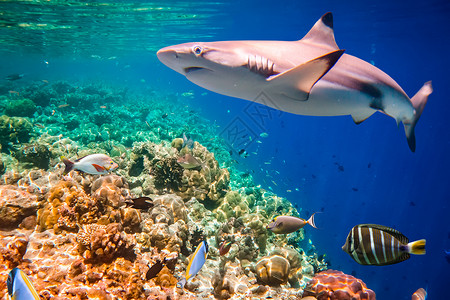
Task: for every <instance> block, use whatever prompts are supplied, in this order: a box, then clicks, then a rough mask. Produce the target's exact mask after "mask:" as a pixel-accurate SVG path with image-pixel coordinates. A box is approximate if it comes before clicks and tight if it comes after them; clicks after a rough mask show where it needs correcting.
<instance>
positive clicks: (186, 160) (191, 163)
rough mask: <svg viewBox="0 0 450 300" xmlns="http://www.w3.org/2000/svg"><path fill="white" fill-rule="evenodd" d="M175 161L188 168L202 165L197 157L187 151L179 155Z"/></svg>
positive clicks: (198, 167) (196, 167) (197, 167)
mask: <svg viewBox="0 0 450 300" xmlns="http://www.w3.org/2000/svg"><path fill="white" fill-rule="evenodd" d="M177 162H178V163H179V164H180V166H182V167H183V168H185V169H188V170H192V169H194V170H195V169H201V168H202V165H203V164H202V162H201V161H199V160H198V159H197V158H195V157H194V156H192V155H191V154H189V153H187V154H185V155H184V156H181V157H179V158H178V159H177Z"/></svg>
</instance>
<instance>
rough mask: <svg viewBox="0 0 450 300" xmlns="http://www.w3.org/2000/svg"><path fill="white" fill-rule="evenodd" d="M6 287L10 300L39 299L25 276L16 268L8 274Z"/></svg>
mask: <svg viewBox="0 0 450 300" xmlns="http://www.w3.org/2000/svg"><path fill="white" fill-rule="evenodd" d="M6 285H7V287H8V296H9V299H10V300H32V299H40V298H39V295H38V293H37V292H36V289H35V288H34V286H33V284H32V283H31V281H30V280H29V279H28V277H27V275H25V273H24V272H23V271H22V270H20V269H18V268H14V269H12V270H11V272H9V275H8V280H7V281H6Z"/></svg>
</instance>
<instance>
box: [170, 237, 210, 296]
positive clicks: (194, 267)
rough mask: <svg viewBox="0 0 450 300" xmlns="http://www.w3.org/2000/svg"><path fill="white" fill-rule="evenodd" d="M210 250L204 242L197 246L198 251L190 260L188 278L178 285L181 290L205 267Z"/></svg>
mask: <svg viewBox="0 0 450 300" xmlns="http://www.w3.org/2000/svg"><path fill="white" fill-rule="evenodd" d="M208 249H209V247H208V243H207V242H206V241H202V242H201V243H200V244H199V245H198V246H197V249H196V250H195V252H194V254H193V255H192V257H191V259H190V260H189V264H188V266H187V269H186V277H185V278H183V279H182V280H180V281H179V282H178V283H177V286H178V287H179V288H183V287H184V285H185V284H186V282H187V281H189V280H190V279H192V278H193V277H194V276H195V275H197V273H198V271H200V269H201V268H202V267H203V265H204V264H205V261H206V256H207V255H208Z"/></svg>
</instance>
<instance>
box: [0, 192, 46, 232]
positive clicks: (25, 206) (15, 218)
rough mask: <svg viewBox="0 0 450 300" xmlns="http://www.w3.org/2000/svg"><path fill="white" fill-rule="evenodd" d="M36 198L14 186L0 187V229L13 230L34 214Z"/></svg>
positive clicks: (36, 204) (36, 205)
mask: <svg viewBox="0 0 450 300" xmlns="http://www.w3.org/2000/svg"><path fill="white" fill-rule="evenodd" d="M37 209H38V202H37V197H36V196H35V195H32V194H30V193H28V192H26V191H24V190H22V189H20V188H18V187H16V186H13V185H3V186H0V228H14V227H17V225H19V224H20V222H22V220H23V219H25V218H26V217H28V216H31V215H34V214H36V211H37Z"/></svg>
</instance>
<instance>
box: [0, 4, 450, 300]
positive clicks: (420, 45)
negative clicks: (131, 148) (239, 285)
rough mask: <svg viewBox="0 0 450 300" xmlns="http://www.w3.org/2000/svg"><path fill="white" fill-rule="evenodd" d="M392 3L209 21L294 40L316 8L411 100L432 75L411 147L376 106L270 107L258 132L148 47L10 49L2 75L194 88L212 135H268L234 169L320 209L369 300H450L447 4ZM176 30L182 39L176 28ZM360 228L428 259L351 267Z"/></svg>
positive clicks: (252, 8)
mask: <svg viewBox="0 0 450 300" xmlns="http://www.w3.org/2000/svg"><path fill="white" fill-rule="evenodd" d="M391 2H392V1H390V0H383V1H347V2H342V1H314V3H313V2H308V3H306V2H303V1H295V0H292V1H282V2H281V1H267V0H265V1H231V2H227V4H226V5H224V8H223V12H222V13H223V14H222V15H221V16H218V17H217V18H213V19H212V20H210V22H211V26H218V27H221V28H224V29H223V30H219V31H218V33H217V36H214V38H213V39H211V40H232V39H236V40H241V39H255V40H258V39H266V40H295V39H300V38H302V37H303V35H304V34H306V32H307V31H308V30H309V29H310V28H311V26H312V25H313V24H314V23H315V22H316V21H317V19H318V18H320V16H321V15H322V14H324V13H325V12H327V11H332V12H333V14H334V29H335V37H336V41H337V44H338V45H339V46H340V47H341V48H342V49H346V53H348V54H351V55H355V56H357V57H359V58H361V59H364V60H366V61H369V62H372V63H374V64H375V65H376V66H377V67H379V68H380V69H382V70H383V71H385V72H386V73H387V74H389V75H390V76H391V77H392V78H394V79H395V80H396V81H397V82H398V83H399V84H400V86H402V87H403V89H404V90H405V91H406V93H407V94H408V95H409V96H410V97H412V96H413V95H414V94H415V93H416V92H417V91H418V90H419V89H420V87H421V86H422V84H423V83H424V82H426V81H428V80H432V81H433V87H434V92H433V94H432V95H431V96H430V98H429V101H428V104H427V106H426V108H425V110H424V113H423V115H422V117H421V119H420V121H419V123H418V125H417V127H416V138H417V150H416V153H411V152H410V150H409V148H408V145H407V143H406V139H405V136H404V131H403V127H402V126H401V127H400V128H397V126H396V124H395V121H394V120H393V119H392V118H390V117H388V116H385V115H382V114H379V113H377V114H375V115H373V116H372V117H370V118H369V119H368V120H366V121H365V122H363V123H362V124H360V125H355V124H354V123H353V121H352V119H351V118H350V117H305V116H296V115H290V114H287V113H283V114H281V115H277V114H274V115H273V117H272V118H271V121H269V122H266V123H265V124H264V126H263V127H262V128H261V127H258V125H256V124H255V123H254V122H253V121H252V120H251V118H249V116H248V115H247V114H246V113H245V112H246V109H248V107H249V104H250V103H249V102H247V101H243V100H238V99H232V98H229V97H225V96H221V95H217V94H214V93H212V92H208V93H207V94H206V95H203V96H201V94H202V93H204V92H205V90H203V89H201V88H199V87H196V86H195V85H193V84H191V83H190V82H189V81H187V80H186V79H185V78H183V77H182V76H181V75H180V74H177V73H175V72H174V71H172V70H169V69H168V68H166V67H165V66H163V65H162V64H161V63H159V62H158V60H157V59H156V56H155V53H154V52H150V51H147V52H139V53H137V52H136V51H133V52H132V53H130V54H129V55H127V53H118V58H117V60H114V61H96V60H93V59H90V58H83V57H76V58H73V57H71V53H67V55H65V56H62V57H61V56H59V57H52V56H51V55H48V54H46V53H36V54H26V53H25V54H24V53H21V54H20V56H19V57H14V55H12V54H8V56H2V58H1V62H2V63H1V68H0V72H1V73H2V74H9V73H15V72H18V73H26V74H27V77H28V79H33V78H36V79H47V80H56V79H67V80H71V79H73V80H80V79H81V80H83V79H85V80H95V79H102V80H105V79H106V80H111V81H117V82H120V83H122V84H128V85H130V86H131V87H134V88H136V87H146V86H153V87H155V88H161V89H166V90H167V89H169V90H172V91H174V92H179V93H183V92H185V91H188V90H192V91H194V93H195V95H196V97H195V99H193V100H187V101H188V104H189V105H191V106H192V107H193V108H195V109H197V110H200V111H201V112H202V113H203V114H204V116H206V117H207V118H208V119H210V120H212V121H216V123H217V124H219V125H220V126H221V127H220V128H219V129H218V133H219V134H220V133H221V131H222V130H223V129H225V128H226V127H227V126H228V125H229V124H230V123H232V122H233V121H234V120H235V118H236V117H239V118H241V120H242V121H243V122H244V123H245V124H246V125H247V126H248V127H249V128H250V129H251V130H252V132H254V133H255V134H256V135H259V134H260V133H262V132H266V133H268V137H265V138H262V137H259V138H258V140H259V141H261V143H256V142H254V143H253V144H251V145H250V147H249V149H248V151H249V153H250V156H249V157H248V158H245V159H244V158H240V157H236V159H237V160H238V162H239V165H238V167H239V168H241V169H242V170H244V171H245V170H250V171H254V173H253V176H254V178H255V180H256V182H257V183H259V184H261V185H262V186H263V187H264V188H266V189H272V190H273V191H274V192H275V193H276V194H278V195H280V196H284V197H287V199H288V200H290V201H291V202H292V203H294V204H297V205H298V206H299V207H300V208H302V211H301V215H302V217H304V218H307V217H309V215H310V214H311V213H313V212H315V211H321V210H323V213H321V214H318V215H317V216H316V221H317V225H318V226H319V228H320V229H318V230H314V229H312V228H311V227H306V228H305V230H306V233H307V238H310V239H311V240H312V241H313V243H314V244H315V245H316V247H317V250H318V251H319V253H326V254H327V255H328V257H329V260H330V261H331V263H332V266H331V268H334V269H339V270H342V271H344V272H346V273H351V272H356V276H357V277H359V278H361V279H363V280H364V282H365V283H366V284H367V285H368V287H369V288H371V289H373V290H374V291H375V292H376V294H377V299H381V300H390V299H395V300H406V299H410V298H411V294H412V293H413V292H414V291H415V290H416V289H418V288H420V287H424V288H425V287H427V288H428V293H429V297H430V298H429V299H448V298H450V296H448V289H447V286H448V284H449V283H450V276H449V270H450V264H449V263H448V262H447V261H446V260H445V257H444V250H445V249H447V250H448V249H450V221H449V219H450V209H449V204H448V203H449V199H450V188H449V184H450V182H449V179H448V176H449V169H450V160H449V157H448V154H449V153H450V130H449V129H448V127H449V125H448V123H449V113H450V99H448V95H449V94H450V88H449V82H448V80H449V75H448V70H449V68H450V61H449V58H448V57H449V56H448V53H450V38H449V33H450V26H449V23H448V20H449V18H450V2H449V1H407V2H406V1H397V2H396V3H391ZM167 30H168V31H169V30H173V29H171V28H169V29H167ZM177 30H178V32H177V33H178V34H180V35H182V34H183V27H182V26H180V28H177ZM192 30H193V29H192V28H191V27H190V28H189V31H192ZM189 34H190V36H192V35H193V33H192V32H189ZM194 35H195V33H194ZM140 38H141V39H145V36H143V37H140ZM190 41H192V40H186V41H185V42H190ZM178 42H180V41H179V40H177V41H176V42H175V41H174V42H173V43H178ZM136 43H137V44H139V40H137V41H136ZM170 44H172V43H170V40H169V42H168V44H161V45H160V46H161V47H163V46H167V45H170ZM134 46H136V45H133V47H134ZM130 47H131V45H130ZM110 50H111V49H110ZM94 51H95V49H93V53H94ZM96 54H97V53H96ZM98 54H101V53H98ZM299 55H301V53H299ZM44 61H48V62H49V64H46V63H45V62H44ZM141 79H145V82H141ZM233 150H235V151H236V150H239V149H233ZM254 153H256V154H254ZM296 189H298V191H297V190H296ZM289 190H290V192H289ZM360 223H377V224H382V225H386V226H391V227H394V228H396V229H397V230H400V231H401V232H402V233H404V234H405V235H406V236H407V237H409V239H410V240H416V239H421V238H426V239H427V254H426V255H425V256H413V257H411V259H409V260H407V261H405V262H402V263H399V264H397V265H392V266H384V267H373V266H359V265H358V264H357V263H356V262H354V261H353V260H352V259H351V258H350V257H349V256H348V255H347V254H346V253H344V252H343V251H342V250H341V246H342V245H343V244H344V242H345V238H346V236H347V234H348V232H349V230H350V229H351V228H352V227H353V226H354V225H357V224H360Z"/></svg>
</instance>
